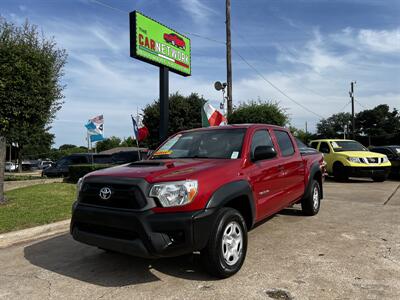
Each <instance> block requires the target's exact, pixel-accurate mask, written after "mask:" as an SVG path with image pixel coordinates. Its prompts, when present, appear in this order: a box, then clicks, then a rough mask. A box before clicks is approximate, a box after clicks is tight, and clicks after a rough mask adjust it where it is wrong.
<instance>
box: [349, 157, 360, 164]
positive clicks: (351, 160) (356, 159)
mask: <svg viewBox="0 0 400 300" xmlns="http://www.w3.org/2000/svg"><path fill="white" fill-rule="evenodd" d="M347 160H348V161H349V162H352V163H357V164H362V163H364V162H363V160H362V159H361V158H359V157H348V158H347Z"/></svg>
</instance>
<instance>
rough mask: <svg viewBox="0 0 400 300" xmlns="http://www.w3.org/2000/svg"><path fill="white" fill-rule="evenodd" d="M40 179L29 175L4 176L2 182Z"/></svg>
mask: <svg viewBox="0 0 400 300" xmlns="http://www.w3.org/2000/svg"><path fill="white" fill-rule="evenodd" d="M38 179H41V177H39V176H30V175H6V176H5V177H4V181H24V180H38Z"/></svg>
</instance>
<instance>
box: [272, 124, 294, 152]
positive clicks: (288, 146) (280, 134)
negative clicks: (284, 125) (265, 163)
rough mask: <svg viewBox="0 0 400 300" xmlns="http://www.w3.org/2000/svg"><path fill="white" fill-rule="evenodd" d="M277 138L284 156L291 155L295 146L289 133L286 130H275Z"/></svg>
mask: <svg viewBox="0 0 400 300" xmlns="http://www.w3.org/2000/svg"><path fill="white" fill-rule="evenodd" d="M274 132H275V136H276V139H277V140H278V145H279V148H280V149H281V152H282V156H290V155H292V154H293V153H294V147H293V144H292V140H291V139H290V137H289V134H288V133H287V132H286V131H280V130H274Z"/></svg>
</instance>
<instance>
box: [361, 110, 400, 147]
mask: <svg viewBox="0 0 400 300" xmlns="http://www.w3.org/2000/svg"><path fill="white" fill-rule="evenodd" d="M356 128H357V132H358V134H359V135H364V136H368V137H369V138H371V137H377V140H380V141H383V144H385V142H386V143H391V141H392V140H393V143H394V142H395V141H394V139H393V137H394V136H396V135H398V134H399V133H400V113H399V112H398V110H397V109H395V108H394V109H393V111H390V108H389V106H388V105H386V104H380V105H378V106H376V107H375V108H373V109H366V110H363V111H361V112H359V113H358V114H357V116H356Z"/></svg>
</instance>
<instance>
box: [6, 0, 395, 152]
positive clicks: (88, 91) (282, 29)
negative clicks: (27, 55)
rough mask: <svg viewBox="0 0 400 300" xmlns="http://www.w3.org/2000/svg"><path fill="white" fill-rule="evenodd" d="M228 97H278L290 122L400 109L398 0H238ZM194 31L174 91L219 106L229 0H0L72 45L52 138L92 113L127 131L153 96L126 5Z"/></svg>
mask: <svg viewBox="0 0 400 300" xmlns="http://www.w3.org/2000/svg"><path fill="white" fill-rule="evenodd" d="M231 2H232V3H231V26H232V51H233V55H232V66H233V67H232V69H233V93H232V95H233V97H232V98H233V104H234V105H239V103H241V102H246V101H248V100H258V99H260V100H262V101H266V100H271V101H276V102H279V104H280V106H282V107H284V108H285V109H286V110H287V113H288V114H289V116H290V123H291V125H293V126H295V127H297V128H301V129H304V128H305V123H306V122H307V124H308V130H309V131H314V130H315V125H316V123H317V122H318V121H319V120H320V119H321V117H324V118H326V117H329V116H330V115H332V114H334V113H339V112H350V110H351V105H350V104H349V101H350V98H349V88H350V82H351V81H356V85H355V98H356V103H355V110H356V112H357V111H360V110H363V109H371V108H373V107H375V106H376V105H378V104H381V103H386V104H388V105H389V106H390V107H391V108H394V107H396V108H397V109H400V18H399V16H400V0H384V1H383V0H231ZM133 10H138V11H140V12H142V13H144V14H145V15H148V16H150V17H152V18H153V19H156V20H158V21H159V22H161V23H163V24H166V25H168V26H169V27H171V28H173V29H175V30H176V31H178V32H181V33H183V34H185V35H187V36H188V37H189V38H191V47H192V57H191V59H192V76H190V77H183V76H180V75H177V74H174V73H170V83H169V88H170V93H174V92H180V93H181V94H184V95H189V94H190V93H192V92H196V93H198V94H199V95H202V96H204V97H205V98H206V99H207V100H209V101H210V103H211V104H212V105H214V106H215V107H219V103H220V102H221V99H222V94H221V92H218V91H216V90H215V89H214V82H215V81H222V82H224V81H226V60H225V55H226V54H225V45H224V41H225V0H130V1H127V0H58V1H56V0H1V1H0V15H1V16H3V17H5V18H6V19H7V20H8V21H12V22H14V23H15V24H21V23H23V22H24V21H25V20H26V19H28V20H29V22H31V23H33V24H36V25H37V26H38V27H39V28H40V30H41V31H43V33H44V35H45V36H46V37H54V39H55V41H56V42H57V45H58V46H59V47H60V48H63V49H66V51H67V53H68V61H67V64H66V66H65V70H64V71H65V75H64V77H63V84H65V85H66V88H65V90H64V95H65V99H64V101H65V103H64V105H63V107H62V109H61V110H60V111H59V112H58V113H57V117H56V119H55V120H54V122H53V124H52V125H51V126H52V129H51V132H52V133H54V134H55V146H60V145H62V144H76V145H85V144H86V141H85V137H86V132H85V128H84V124H85V122H86V121H87V120H88V119H89V118H91V117H94V116H96V115H99V114H103V115H104V119H105V126H104V134H105V136H106V137H109V136H112V135H115V136H118V137H121V138H123V137H128V136H130V135H131V134H132V124H131V120H130V114H135V115H136V113H137V111H139V112H140V111H141V109H143V108H144V107H145V106H146V105H147V104H150V103H152V102H153V101H154V100H155V99H157V98H158V96H159V95H158V93H159V88H158V84H159V81H158V76H159V71H158V68H157V67H155V66H153V65H150V64H147V63H144V62H142V61H139V60H136V59H133V58H131V57H130V56H129V12H130V11H133Z"/></svg>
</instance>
